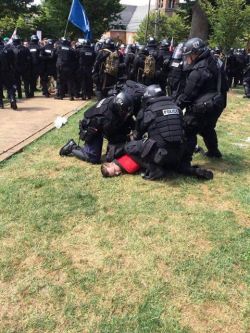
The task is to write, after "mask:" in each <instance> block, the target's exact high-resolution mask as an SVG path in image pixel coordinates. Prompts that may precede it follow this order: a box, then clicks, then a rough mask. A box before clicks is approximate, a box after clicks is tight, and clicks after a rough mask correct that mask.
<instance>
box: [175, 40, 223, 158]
mask: <svg viewBox="0 0 250 333" xmlns="http://www.w3.org/2000/svg"><path fill="white" fill-rule="evenodd" d="M183 55H184V56H185V58H186V62H187V65H188V66H189V69H190V70H189V74H188V76H187V80H186V84H185V88H184V91H183V92H182V93H181V95H180V96H179V97H178V98H177V104H178V106H180V107H181V108H182V109H184V108H186V112H185V115H184V127H185V132H186V135H187V140H188V150H187V156H186V159H187V161H191V160H192V154H193V152H194V149H195V146H196V144H197V134H200V135H201V136H202V137H203V139H204V142H205V145H206V147H207V149H208V150H207V153H206V155H207V156H208V157H216V158H220V157H221V156H222V155H221V152H220V151H219V149H218V140H217V134H216V131H215V127H216V123H217V120H218V118H219V116H220V115H221V113H222V111H223V109H224V107H225V104H224V103H225V101H224V98H223V97H222V95H221V90H222V89H221V82H222V79H221V71H220V68H219V66H218V64H217V61H216V59H215V58H214V57H213V56H212V55H211V53H210V50H209V49H208V48H207V47H206V46H205V43H204V42H203V40H202V39H200V38H192V39H190V40H188V41H187V42H186V43H185V44H184V48H183Z"/></svg>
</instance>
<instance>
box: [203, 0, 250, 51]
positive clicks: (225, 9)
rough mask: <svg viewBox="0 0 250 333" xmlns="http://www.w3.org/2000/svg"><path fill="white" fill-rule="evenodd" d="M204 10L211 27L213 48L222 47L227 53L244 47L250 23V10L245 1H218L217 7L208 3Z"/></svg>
mask: <svg viewBox="0 0 250 333" xmlns="http://www.w3.org/2000/svg"><path fill="white" fill-rule="evenodd" d="M204 8H206V12H207V14H208V19H209V22H210V25H211V30H212V31H211V36H210V43H211V45H212V46H216V45H220V46H221V47H222V48H223V49H224V50H225V51H227V50H228V49H229V48H231V47H239V45H241V46H243V43H244V36H246V35H247V33H249V30H248V29H249V23H250V18H249V13H250V9H249V6H246V1H245V0H216V5H215V6H211V4H210V3H209V1H206V3H205V7H204Z"/></svg>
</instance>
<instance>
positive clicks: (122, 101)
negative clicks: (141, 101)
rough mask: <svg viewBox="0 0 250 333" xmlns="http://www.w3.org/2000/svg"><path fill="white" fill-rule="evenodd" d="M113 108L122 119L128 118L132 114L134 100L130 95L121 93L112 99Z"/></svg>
mask: <svg viewBox="0 0 250 333" xmlns="http://www.w3.org/2000/svg"><path fill="white" fill-rule="evenodd" d="M113 104H114V107H115V110H116V111H117V112H118V114H119V116H120V117H121V118H123V119H126V118H128V117H129V116H131V115H132V114H133V112H134V99H133V97H132V96H131V95H129V94H127V93H126V92H124V91H121V92H120V93H119V94H118V95H117V96H115V97H114V102H113Z"/></svg>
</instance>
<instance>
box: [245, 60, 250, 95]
mask: <svg viewBox="0 0 250 333" xmlns="http://www.w3.org/2000/svg"><path fill="white" fill-rule="evenodd" d="M249 60H250V59H249ZM243 86H244V90H245V96H243V97H245V98H250V61H249V63H248V64H247V66H246V68H245V70H244V72H243Z"/></svg>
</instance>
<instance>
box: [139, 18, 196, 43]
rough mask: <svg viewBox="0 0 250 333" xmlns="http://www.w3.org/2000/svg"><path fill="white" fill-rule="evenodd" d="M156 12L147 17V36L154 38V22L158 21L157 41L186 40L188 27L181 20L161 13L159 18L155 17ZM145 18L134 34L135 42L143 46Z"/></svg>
mask: <svg viewBox="0 0 250 333" xmlns="http://www.w3.org/2000/svg"><path fill="white" fill-rule="evenodd" d="M157 15H158V14H157V13H156V12H151V13H150V15H149V28H148V36H154V34H155V21H156V20H158V19H159V23H158V29H157V39H158V40H161V39H164V38H169V39H170V38H172V37H173V38H174V40H175V41H181V40H184V39H186V38H187V36H188V31H189V29H190V27H189V26H188V25H187V24H186V23H185V22H184V21H183V20H182V18H181V17H180V16H179V15H177V14H174V15H173V16H172V17H169V16H167V15H166V14H165V13H161V14H160V17H159V18H158V17H157ZM147 19H148V18H147V16H146V17H145V18H144V19H143V21H142V23H141V24H140V26H139V29H138V31H137V32H136V40H137V41H138V42H139V43H141V44H144V43H145V31H146V27H147Z"/></svg>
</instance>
